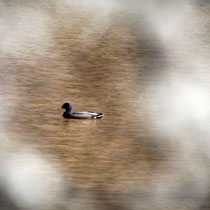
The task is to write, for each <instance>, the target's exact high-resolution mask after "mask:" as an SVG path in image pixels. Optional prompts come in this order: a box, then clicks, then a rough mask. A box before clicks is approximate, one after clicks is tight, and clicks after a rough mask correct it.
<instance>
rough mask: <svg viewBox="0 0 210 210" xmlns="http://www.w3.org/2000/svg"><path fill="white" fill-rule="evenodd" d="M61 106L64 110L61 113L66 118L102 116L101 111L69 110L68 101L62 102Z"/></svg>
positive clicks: (95, 117) (98, 117) (96, 117)
mask: <svg viewBox="0 0 210 210" xmlns="http://www.w3.org/2000/svg"><path fill="white" fill-rule="evenodd" d="M62 108H63V109H65V110H66V111H65V112H64V113H63V117H64V118H68V119H71V118H73V119H100V118H102V117H103V116H104V115H103V114H102V113H96V112H88V111H79V112H71V105H70V104H69V103H65V104H63V106H62Z"/></svg>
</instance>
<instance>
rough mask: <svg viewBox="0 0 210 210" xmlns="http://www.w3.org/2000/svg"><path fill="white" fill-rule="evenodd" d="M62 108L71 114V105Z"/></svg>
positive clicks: (67, 104)
mask: <svg viewBox="0 0 210 210" xmlns="http://www.w3.org/2000/svg"><path fill="white" fill-rule="evenodd" d="M61 108H62V109H65V110H66V112H71V104H70V103H65V104H63V105H62V107H61Z"/></svg>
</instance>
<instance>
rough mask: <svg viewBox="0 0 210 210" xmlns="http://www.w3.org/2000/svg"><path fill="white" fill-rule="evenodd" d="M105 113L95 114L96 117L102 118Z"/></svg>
mask: <svg viewBox="0 0 210 210" xmlns="http://www.w3.org/2000/svg"><path fill="white" fill-rule="evenodd" d="M103 116H104V115H103V114H102V113H98V114H97V115H96V116H95V118H96V119H100V118H102V117H103Z"/></svg>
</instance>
